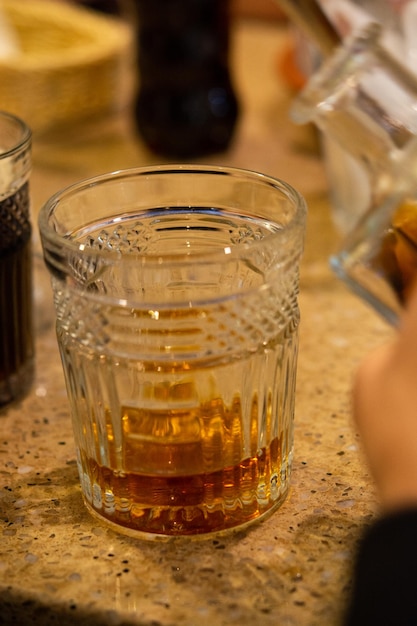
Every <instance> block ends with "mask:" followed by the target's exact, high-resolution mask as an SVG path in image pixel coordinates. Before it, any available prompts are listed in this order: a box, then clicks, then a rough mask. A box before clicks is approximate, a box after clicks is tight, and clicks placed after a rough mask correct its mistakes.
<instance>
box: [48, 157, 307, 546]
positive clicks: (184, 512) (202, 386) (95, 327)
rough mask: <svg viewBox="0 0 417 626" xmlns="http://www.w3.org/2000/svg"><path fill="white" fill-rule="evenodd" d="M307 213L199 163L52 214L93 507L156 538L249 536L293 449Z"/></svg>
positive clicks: (107, 183) (257, 182)
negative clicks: (240, 531) (234, 532)
mask: <svg viewBox="0 0 417 626" xmlns="http://www.w3.org/2000/svg"><path fill="white" fill-rule="evenodd" d="M305 211H306V209H305V203H304V200H303V199H302V197H301V196H300V194H299V193H298V192H297V191H295V190H294V189H293V188H291V187H290V186H289V185H287V184H286V183H284V182H282V181H280V180H277V179H274V178H271V177H268V176H264V175H261V174H257V173H253V172H249V171H244V170H236V169H228V168H221V167H205V166H167V167H165V166H164V167H162V166H161V167H155V168H143V169H134V170H127V171H121V172H116V173H113V174H109V175H104V176H101V177H98V178H95V179H92V180H88V181H85V182H81V183H79V184H76V185H74V186H72V187H70V188H68V189H66V190H64V191H62V192H60V193H58V194H57V195H55V196H54V197H53V198H51V199H50V200H49V202H48V203H47V204H46V205H45V206H44V207H43V208H42V210H41V212H40V218H39V219H40V221H39V224H40V231H41V238H42V243H43V248H44V257H45V261H46V264H47V266H48V268H49V270H50V273H51V277H52V285H53V290H54V294H55V306H56V316H57V336H58V343H59V347H60V352H61V357H62V363H63V368H64V372H65V377H66V384H67V389H68V395H69V400H70V403H71V410H72V417H73V425H74V434H75V442H76V448H77V455H78V467H79V473H80V479H81V485H82V491H83V495H84V499H85V502H86V505H87V507H88V508H89V509H90V511H92V512H93V513H94V514H95V515H96V516H98V517H100V518H101V519H105V520H107V522H109V523H110V524H112V525H113V526H114V527H115V528H117V529H119V530H122V531H124V532H126V533H129V534H135V535H142V536H144V537H148V538H149V537H150V538H153V537H166V536H173V535H174V536H178V535H205V534H208V533H212V532H219V531H224V530H226V529H232V528H236V527H239V528H241V527H242V526H245V525H247V524H249V523H250V522H252V521H254V520H256V519H258V518H260V517H262V516H264V515H266V514H267V513H270V512H272V511H273V510H274V509H276V508H277V507H278V506H279V505H280V503H282V501H283V500H284V498H285V496H286V493H287V490H288V485H289V476H290V470H291V458H292V450H293V414H294V390H295V380H296V362H297V346H298V340H297V334H298V323H299V311H298V304H297V293H298V269H299V259H300V255H301V252H302V247H303V234H304V227H305Z"/></svg>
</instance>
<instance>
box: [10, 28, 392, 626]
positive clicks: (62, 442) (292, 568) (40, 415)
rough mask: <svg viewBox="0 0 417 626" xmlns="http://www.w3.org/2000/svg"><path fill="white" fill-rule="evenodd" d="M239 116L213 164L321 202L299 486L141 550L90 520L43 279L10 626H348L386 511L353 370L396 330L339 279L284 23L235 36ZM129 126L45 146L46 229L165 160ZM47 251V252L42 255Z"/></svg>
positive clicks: (40, 278)
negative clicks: (353, 576)
mask: <svg viewBox="0 0 417 626" xmlns="http://www.w3.org/2000/svg"><path fill="white" fill-rule="evenodd" d="M235 31H236V32H235V39H234V49H233V64H234V68H235V78H236V86H237V90H238V92H239V96H240V99H241V103H242V115H241V121H240V125H239V128H238V132H237V135H236V140H235V142H234V144H233V146H232V147H231V149H230V150H229V151H228V152H227V153H225V154H224V155H217V157H212V158H211V159H207V160H206V161H208V162H212V163H214V162H219V163H223V164H228V165H236V166H239V167H248V168H251V169H255V170H260V171H264V172H266V173H268V174H272V175H276V176H278V177H280V178H283V179H285V180H287V181H288V182H290V183H292V184H293V185H295V186H296V187H297V188H298V189H299V190H300V191H301V192H302V193H303V194H304V195H305V197H306V199H307V201H308V204H309V222H308V232H307V239H306V251H305V255H304V260H303V265H302V272H301V295H300V305H301V314H302V323H301V331H300V332H301V337H300V354H299V371H298V387H297V405H296V431H295V437H296V439H295V442H296V445H295V459H294V468H293V477H292V488H291V492H290V495H289V497H288V498H287V500H286V502H285V503H284V505H283V506H282V507H281V508H280V509H279V510H278V511H277V512H276V513H274V514H273V515H272V516H271V517H270V518H268V519H266V520H265V521H264V522H261V523H259V524H257V525H256V524H255V525H254V526H253V527H252V528H251V529H250V530H248V531H246V532H245V533H235V534H229V535H226V536H219V537H211V538H210V539H206V540H201V539H200V540H195V541H193V540H190V539H186V540H172V541H168V542H166V543H160V542H149V543H147V542H144V541H140V540H137V539H133V538H130V537H126V536H123V535H119V534H117V533H115V532H114V531H113V530H110V529H108V528H107V527H106V526H105V525H103V524H101V523H100V522H98V521H96V520H95V519H94V518H93V517H91V516H90V514H89V513H88V512H87V510H86V509H85V507H84V505H83V502H82V498H81V492H80V488H79V484H78V476H77V470H76V464H75V452H74V447H73V439H72V431H71V423H70V417H69V409H68V402H67V397H66V392H65V387H64V382H63V375H62V371H61V365H60V361H59V355H58V350H57V346H56V342H55V336H54V329H53V322H52V318H53V314H52V311H51V304H50V290H49V285H48V279H47V277H46V272H45V270H44V269H43V267H42V264H41V263H40V262H38V263H37V266H36V267H37V269H36V302H37V328H38V337H37V374H36V380H35V383H34V385H33V389H32V391H31V393H30V394H29V395H28V396H27V397H26V398H25V399H24V400H23V401H21V402H20V403H18V404H16V405H15V406H10V407H8V408H7V409H6V410H3V411H2V412H1V414H0V524H1V526H0V532H1V533H2V541H1V544H0V624H19V625H20V626H26V624H41V625H42V626H43V625H45V626H49V625H50V624H59V625H60V626H66V625H67V624H68V625H69V624H74V623H77V624H79V625H87V624H88V626H94V625H97V626H98V625H99V626H101V625H103V626H104V625H106V626H107V625H108V626H117V625H120V626H121V625H122V624H123V625H124V626H128V625H132V626H133V625H134V626H177V625H179V624H181V626H195V624H199V625H200V626H213V625H215V626H226V625H227V626H234V625H236V626H245V625H248V626H249V625H250V626H253V625H254V624H262V625H264V626H268V625H269V624H271V625H274V626H276V625H277V624H279V625H280V626H304V625H306V626H307V625H308V626H315V625H317V626H323V625H324V624H325V625H326V626H336V625H337V624H338V623H340V613H341V611H342V610H343V605H344V602H345V601H346V598H347V597H348V593H349V586H350V567H351V563H352V558H353V555H354V552H355V547H356V542H357V540H358V537H359V536H360V533H361V532H362V530H363V528H364V526H366V525H367V524H369V523H370V522H371V520H372V519H373V518H374V516H375V514H376V512H377V502H376V499H375V494H374V490H373V486H372V482H371V480H370V478H369V475H368V473H367V470H366V467H365V466H364V464H363V460H362V458H361V455H360V452H359V450H358V440H357V436H356V434H355V432H354V429H353V428H352V425H351V421H350V398H349V389H350V383H351V378H352V375H353V372H354V369H355V367H356V365H357V363H358V361H359V360H360V358H361V356H362V355H363V354H365V353H366V352H367V351H368V350H369V349H370V348H371V347H373V346H376V345H377V344H379V343H380V342H382V341H384V340H385V339H387V338H388V337H389V336H390V334H391V333H392V332H393V331H392V330H391V329H390V328H389V327H388V326H387V325H386V324H385V323H384V322H382V321H381V320H379V318H378V317H377V316H376V315H375V313H374V312H373V311H371V310H369V309H368V308H367V307H366V306H365V305H364V304H363V303H361V302H360V301H358V300H357V299H356V298H355V297H354V296H353V295H351V294H350V293H349V292H348V291H347V289H346V288H345V287H344V286H343V285H341V284H340V283H339V282H338V281H337V280H336V279H335V278H334V277H333V276H332V274H331V273H330V270H329V269H328V261H327V259H328V256H329V254H330V253H331V251H332V250H333V249H334V248H335V247H336V246H337V243H338V240H339V236H338V235H337V233H336V232H335V230H334V228H333V225H332V221H331V215H330V206H329V200H328V196H327V186H326V180H325V176H324V171H323V165H322V161H321V159H320V157H319V156H318V153H317V150H316V144H315V138H314V133H312V130H311V129H310V128H303V129H299V128H295V127H294V126H293V125H292V124H291V123H290V122H289V121H288V106H289V102H290V100H291V94H290V93H288V90H287V87H286V85H284V84H283V83H282V81H281V80H280V77H279V74H278V72H277V69H276V68H277V63H278V60H279V57H280V54H281V52H282V51H283V50H284V49H285V48H286V45H287V41H288V35H287V33H286V31H285V30H282V26H280V25H279V24H277V23H273V24H270V25H268V24H267V23H263V22H242V23H237V24H236V27H235ZM157 160H158V159H157V158H156V157H154V156H152V155H150V154H148V153H147V152H146V151H145V149H144V148H143V147H142V146H141V144H140V141H139V140H137V139H135V138H134V137H133V136H132V134H131V133H130V132H129V128H128V127H126V125H125V124H119V123H115V124H113V123H112V124H110V123H109V124H108V125H107V126H105V127H104V128H102V129H100V132H92V133H91V134H90V135H89V134H88V133H87V134H85V133H84V131H81V130H77V129H75V131H74V132H70V133H68V134H67V135H63V136H62V137H55V138H54V139H53V140H52V139H45V138H42V140H40V141H39V142H37V141H36V138H35V144H34V170H33V182H32V192H33V205H34V220H35V219H36V213H37V210H38V209H39V206H40V205H41V203H42V202H43V201H44V200H45V199H46V198H47V197H48V196H49V195H51V194H52V193H53V192H54V191H56V190H58V189H59V188H61V187H62V186H64V185H67V184H69V183H71V182H74V181H76V180H78V179H80V178H84V177H86V176H90V175H93V174H96V173H101V172H104V171H106V170H112V169H119V168H123V167H128V166H132V165H143V164H147V163H152V162H156V161H157ZM36 247H38V245H37V244H36Z"/></svg>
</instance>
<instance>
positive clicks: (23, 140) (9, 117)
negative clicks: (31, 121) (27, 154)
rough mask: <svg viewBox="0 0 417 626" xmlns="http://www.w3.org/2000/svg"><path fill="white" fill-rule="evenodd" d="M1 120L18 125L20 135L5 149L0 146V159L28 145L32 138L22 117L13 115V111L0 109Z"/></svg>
mask: <svg viewBox="0 0 417 626" xmlns="http://www.w3.org/2000/svg"><path fill="white" fill-rule="evenodd" d="M2 120H6V121H9V122H13V123H14V124H15V125H16V126H17V127H19V128H20V130H21V137H20V138H19V139H17V140H16V142H15V144H14V145H12V146H11V147H10V148H6V149H5V150H2V149H1V148H0V160H2V159H7V158H9V157H11V156H12V155H14V154H16V153H17V152H20V151H21V150H22V149H24V148H26V147H27V146H28V145H30V143H31V140H32V131H31V129H30V128H29V126H28V125H27V124H26V122H25V121H24V120H22V118H20V117H18V116H17V115H14V113H9V112H8V111H3V110H1V109H0V123H1V121H2Z"/></svg>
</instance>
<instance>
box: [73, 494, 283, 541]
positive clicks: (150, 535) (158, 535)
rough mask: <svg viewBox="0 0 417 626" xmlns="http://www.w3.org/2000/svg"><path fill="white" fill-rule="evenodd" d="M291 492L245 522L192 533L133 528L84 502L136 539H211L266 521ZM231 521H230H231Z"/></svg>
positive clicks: (93, 512) (114, 527)
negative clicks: (148, 530) (117, 521)
mask: <svg viewBox="0 0 417 626" xmlns="http://www.w3.org/2000/svg"><path fill="white" fill-rule="evenodd" d="M288 492H289V488H288V487H287V488H286V489H285V491H283V492H282V494H281V495H280V496H279V498H278V499H277V500H276V501H275V502H274V503H273V504H272V505H271V506H270V507H269V508H267V509H266V510H265V511H262V512H258V514H257V515H256V516H254V517H252V518H251V519H249V520H247V521H245V522H240V523H235V524H233V525H229V526H225V527H223V528H222V527H219V528H216V529H215V530H210V531H208V532H196V533H191V532H184V533H182V532H181V531H179V532H178V533H172V532H171V533H164V532H162V531H161V532H146V531H144V530H137V529H132V528H129V527H127V526H123V525H122V524H118V523H115V522H113V521H111V520H110V519H109V518H107V517H105V516H104V515H102V514H101V513H99V512H98V511H97V510H96V509H95V508H94V507H93V506H92V504H91V503H90V502H88V500H87V499H86V498H85V497H83V500H84V504H85V506H86V508H87V510H88V511H89V513H90V514H91V515H92V516H93V517H94V518H95V519H97V520H98V521H100V522H102V523H103V524H105V525H106V526H108V527H109V528H110V529H112V530H113V531H115V532H117V533H119V534H120V533H121V534H123V535H126V536H128V537H133V538H136V539H142V540H146V541H163V542H168V541H172V540H174V539H177V540H178V539H187V540H190V539H192V540H207V539H211V538H213V537H219V536H224V535H232V534H235V533H238V532H243V531H245V530H246V529H247V528H249V527H251V526H253V525H255V524H258V523H260V522H261V521H265V520H266V519H268V518H269V517H270V516H271V515H272V514H273V513H275V511H277V509H279V508H280V507H281V506H282V505H283V503H284V502H285V500H286V498H287V495H288ZM229 523H230V522H229Z"/></svg>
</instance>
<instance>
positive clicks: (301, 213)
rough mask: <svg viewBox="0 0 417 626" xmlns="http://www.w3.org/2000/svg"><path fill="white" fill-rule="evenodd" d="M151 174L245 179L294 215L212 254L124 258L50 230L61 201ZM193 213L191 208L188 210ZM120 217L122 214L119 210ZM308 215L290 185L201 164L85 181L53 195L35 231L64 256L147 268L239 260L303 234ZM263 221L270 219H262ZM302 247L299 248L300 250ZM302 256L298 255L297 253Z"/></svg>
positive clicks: (242, 170)
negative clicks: (280, 199)
mask: <svg viewBox="0 0 417 626" xmlns="http://www.w3.org/2000/svg"><path fill="white" fill-rule="evenodd" d="M154 174H167V175H169V174H172V175H175V174H212V175H230V176H235V177H240V178H241V179H242V180H243V179H245V178H246V180H247V181H253V182H258V183H259V182H260V183H264V184H265V185H269V186H270V187H271V188H272V189H275V190H276V191H278V192H280V193H281V194H283V196H284V197H287V199H288V201H289V202H290V203H292V205H293V206H294V214H293V215H292V217H291V219H289V220H288V223H287V224H285V227H283V228H282V229H277V230H276V231H274V232H271V233H270V234H268V235H267V236H266V237H264V238H263V239H261V240H259V241H252V242H250V243H243V244H241V245H239V246H236V247H234V248H228V249H227V250H226V249H222V248H216V249H213V250H205V251H203V252H195V251H191V252H179V253H172V252H169V253H162V254H161V253H158V254H155V253H153V254H149V253H142V252H135V253H129V254H128V255H124V254H123V253H121V252H119V251H117V250H114V251H113V250H96V249H92V248H84V245H83V244H82V243H78V242H77V241H75V240H72V239H70V237H69V236H65V235H63V234H59V233H57V232H56V230H55V229H54V228H53V227H51V224H50V219H51V217H52V215H53V213H54V211H55V209H56V207H57V206H58V205H59V203H60V201H61V200H64V199H67V198H70V197H71V196H75V195H77V194H78V193H80V192H83V191H86V190H88V189H91V188H93V187H95V186H97V185H100V184H103V183H104V184H106V183H110V182H114V181H122V180H127V179H131V178H137V177H138V176H151V175H154ZM190 209H192V206H190ZM120 213H123V210H122V209H121V210H120ZM306 214H307V205H306V201H305V199H304V197H303V195H302V194H301V193H300V192H298V191H297V190H296V189H295V188H294V187H293V186H292V185H291V184H289V183H287V182H286V181H284V180H282V179H280V178H277V177H274V176H271V175H268V174H263V173H261V172H257V171H254V170H249V169H245V168H238V167H229V166H220V165H201V164H168V165H150V166H144V167H133V168H126V169H120V170H115V171H111V172H107V173H104V174H99V175H97V176H93V177H89V178H85V179H83V180H80V181H78V182H76V183H73V184H71V185H68V186H66V187H64V188H63V189H61V190H60V191H57V192H56V193H55V194H53V195H52V196H51V197H50V198H49V199H48V200H47V201H46V202H45V203H44V204H43V205H42V207H41V209H40V211H39V215H38V227H39V231H40V234H41V239H43V240H44V241H45V242H47V243H48V244H50V245H52V246H53V247H54V248H55V249H60V250H63V249H65V252H66V253H72V254H77V255H78V256H80V255H81V256H90V257H91V256H94V257H95V258H97V259H100V260H102V261H103V262H104V263H105V264H106V263H114V262H121V261H123V262H125V263H128V262H129V261H132V262H133V261H134V262H138V261H140V262H141V263H142V264H143V265H144V264H146V265H149V264H152V263H155V264H157V265H161V263H162V262H167V261H169V262H171V263H172V262H173V263H175V262H177V263H184V262H189V261H190V259H192V260H193V261H197V260H200V261H207V260H208V259H213V258H216V257H217V258H218V257H219V256H221V257H224V256H225V255H227V256H228V257H229V258H236V255H237V256H240V254H241V252H240V251H241V250H242V251H243V250H245V251H246V252H247V251H248V250H253V249H254V248H255V247H257V246H262V245H265V243H266V242H269V241H271V240H272V239H273V238H276V239H278V238H280V237H283V236H288V233H290V232H291V231H294V230H296V229H297V227H298V228H299V229H302V230H303V227H304V223H305V218H306ZM265 219H266V220H267V219H269V218H265ZM300 247H301V246H300ZM300 254H301V252H300Z"/></svg>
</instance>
